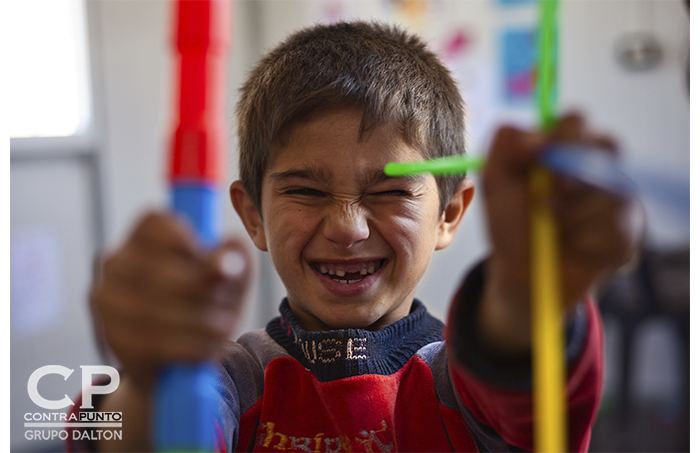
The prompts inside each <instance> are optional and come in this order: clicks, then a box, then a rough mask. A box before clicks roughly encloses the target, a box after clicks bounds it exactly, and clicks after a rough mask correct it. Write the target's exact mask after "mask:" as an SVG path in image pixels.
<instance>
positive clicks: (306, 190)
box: [282, 187, 326, 197]
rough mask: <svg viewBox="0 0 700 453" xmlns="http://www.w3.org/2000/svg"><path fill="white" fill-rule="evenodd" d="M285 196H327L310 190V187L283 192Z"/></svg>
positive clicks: (318, 191) (294, 188)
mask: <svg viewBox="0 0 700 453" xmlns="http://www.w3.org/2000/svg"><path fill="white" fill-rule="evenodd" d="M282 193H283V194H284V195H301V196H306V197H325V196H326V194H325V193H324V192H321V191H320V190H316V189H309V188H308V187H293V188H289V189H285V190H284V191H283V192H282Z"/></svg>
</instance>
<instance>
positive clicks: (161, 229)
mask: <svg viewBox="0 0 700 453" xmlns="http://www.w3.org/2000/svg"><path fill="white" fill-rule="evenodd" d="M128 243H129V244H132V245H134V246H135V247H140V248H142V249H144V250H156V251H158V250H162V251H168V252H171V253H177V254H181V255H184V256H192V257H194V256H196V255H197V254H198V250H199V247H198V245H197V241H196V237H195V234H194V231H193V230H192V228H190V227H189V225H188V224H187V223H186V222H184V221H183V220H182V219H180V218H178V217H175V216H173V215H171V214H164V213H158V212H150V213H147V214H146V215H145V216H144V217H143V218H142V219H141V220H140V221H139V222H138V223H137V226H136V228H135V229H134V231H133V232H132V234H131V237H130V240H129V241H128Z"/></svg>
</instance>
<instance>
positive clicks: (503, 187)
mask: <svg viewBox="0 0 700 453" xmlns="http://www.w3.org/2000/svg"><path fill="white" fill-rule="evenodd" d="M551 143H560V144H562V143H572V144H574V143H575V144H583V145H593V146H595V147H597V148H603V149H605V150H608V151H609V152H611V153H614V152H615V144H614V142H613V141H612V140H610V139H609V138H607V137H605V136H600V135H593V134H591V133H590V132H589V131H588V130H587V129H586V126H585V123H584V120H583V118H582V117H580V116H577V115H569V116H566V117H564V118H563V119H561V120H560V121H558V122H557V124H556V125H555V127H554V128H553V130H552V131H551V132H550V133H547V134H542V133H532V132H524V131H520V130H517V129H514V128H511V127H504V128H502V129H500V130H499V131H498V132H497V134H496V137H495V139H494V142H493V144H492V147H491V150H490V153H489V157H488V160H487V162H486V166H485V168H484V172H483V187H484V198H485V202H486V214H487V220H488V225H489V233H490V236H491V240H492V246H493V252H492V255H491V257H490V258H489V261H488V263H487V274H486V275H487V277H486V282H485V289H484V294H483V295H482V304H481V307H480V312H479V326H480V327H479V328H480V330H481V332H480V336H481V338H482V339H483V340H484V341H485V342H486V344H487V345H488V346H489V347H490V348H492V349H493V350H494V351H495V352H498V353H502V354H506V355H510V354H518V353H522V352H524V351H527V350H528V349H529V347H530V317H529V311H530V310H529V302H530V250H529V247H530V233H529V231H530V227H529V203H528V178H529V171H530V169H531V168H532V165H535V164H536V163H537V160H538V158H539V156H540V153H541V152H542V150H543V149H544V148H545V147H546V145H547V144H551ZM550 206H551V209H552V212H553V214H554V216H555V218H556V220H557V223H558V229H559V239H558V242H559V247H558V249H559V253H560V256H559V262H560V277H561V292H562V299H563V304H564V306H565V309H567V310H568V309H571V308H573V307H574V306H575V305H576V304H577V303H578V302H580V301H582V300H584V297H585V296H586V293H587V292H588V291H589V290H590V289H591V288H592V286H593V285H594V283H595V282H596V280H598V279H599V278H601V277H602V276H604V275H605V274H606V273H609V272H611V271H613V270H614V269H616V268H617V267H619V266H620V265H622V264H624V263H625V262H626V261H627V260H629V259H630V257H631V256H632V254H633V251H634V246H635V244H636V243H637V241H638V236H639V232H638V231H634V222H632V221H631V219H632V211H633V209H632V201H631V200H628V199H623V198H620V197H619V196H616V195H612V194H609V193H606V192H603V191H601V190H599V189H595V188H592V187H590V186H586V185H584V184H582V183H579V182H576V181H572V180H567V179H566V178H564V177H560V176H555V182H554V190H553V191H552V195H551V198H550Z"/></svg>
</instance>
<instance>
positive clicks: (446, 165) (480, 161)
mask: <svg viewBox="0 0 700 453" xmlns="http://www.w3.org/2000/svg"><path fill="white" fill-rule="evenodd" d="M484 162H485V159H484V158H481V157H467V156H466V155H463V154H461V155H458V156H447V157H440V158H436V159H428V160H421V161H417V162H390V163H388V164H386V166H385V167H384V173H385V174H386V175H387V176H412V175H420V174H423V173H432V174H433V175H435V176H448V175H459V174H463V173H466V172H468V171H479V170H481V167H483V166H484Z"/></svg>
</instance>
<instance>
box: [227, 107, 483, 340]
mask: <svg viewBox="0 0 700 453" xmlns="http://www.w3.org/2000/svg"><path fill="white" fill-rule="evenodd" d="M360 118H361V112H359V111H356V110H339V111H332V112H329V113H324V114H321V115H319V116H318V117H316V118H315V119H312V120H311V121H309V122H305V123H302V124H300V125H297V126H295V127H293V128H292V130H291V132H290V134H289V139H288V140H287V142H286V144H285V145H284V146H283V147H281V148H280V149H278V150H277V151H276V153H275V157H274V159H273V160H272V162H271V163H270V164H269V166H268V168H267V170H266V172H265V174H264V177H263V183H262V204H261V206H262V208H261V209H262V218H260V216H257V211H254V208H251V206H250V205H248V208H247V209H244V208H241V207H240V206H239V205H238V204H236V195H235V194H234V192H235V190H236V189H235V187H236V183H234V186H232V195H233V198H234V204H235V205H236V209H237V210H238V212H239V214H241V217H242V219H243V221H244V223H245V224H246V227H247V229H248V232H249V233H250V235H251V237H252V238H253V241H254V242H255V244H256V246H258V248H260V249H262V250H267V251H269V253H270V258H271V260H272V262H273V264H274V266H275V269H276V270H277V272H278V273H279V275H280V277H281V279H282V282H283V283H284V285H285V287H286V289H287V295H288V299H289V304H290V306H291V308H292V311H293V312H294V313H295V315H296V316H297V317H298V318H299V320H300V322H301V323H302V325H303V326H304V327H305V328H306V329H308V330H330V329H340V328H363V329H370V330H378V329H381V328H383V327H385V326H387V325H389V324H391V323H393V322H395V321H397V320H399V319H401V318H402V317H404V316H406V315H407V314H408V313H409V310H410V307H411V303H412V300H413V297H414V293H415V290H416V286H417V284H418V282H419V280H420V279H421V277H422V276H423V274H424V272H425V270H426V268H427V266H428V263H429V262H430V257H431V255H432V253H433V251H434V250H436V249H438V248H442V247H444V246H446V245H447V244H448V243H449V242H450V240H451V238H452V235H453V234H454V228H456V224H458V223H459V220H460V219H461V216H462V214H463V212H464V209H466V204H468V203H469V200H471V195H472V193H473V188H472V186H471V184H469V183H465V185H464V187H466V188H464V187H463V188H462V189H461V191H460V194H462V193H464V191H468V192H469V193H468V196H467V197H463V198H462V199H461V201H462V202H463V203H461V204H463V205H464V206H463V207H462V208H461V209H460V210H459V211H460V212H458V213H457V217H458V218H457V219H456V224H455V222H454V219H452V217H455V212H454V211H455V210H454V209H453V208H454V206H451V207H448V209H447V210H446V212H447V216H448V218H447V220H446V218H445V214H441V213H440V212H439V207H440V200H439V196H438V188H437V183H436V181H435V178H434V177H433V176H431V175H425V176H418V177H406V178H389V177H387V176H386V175H385V174H384V171H383V169H384V165H386V163H388V162H392V161H411V160H420V159H423V156H422V155H421V153H420V152H419V151H418V150H416V149H414V148H412V147H410V146H409V145H408V144H407V143H406V142H405V141H404V139H403V137H402V136H401V135H400V133H399V132H398V131H396V130H395V128H393V127H390V126H389V125H383V126H381V127H378V128H375V129H374V130H373V131H371V132H370V133H368V134H365V136H363V141H362V142H360V143H358V140H357V139H358V130H359V124H360ZM465 200H466V202H465ZM239 204H240V203H239ZM246 213H247V215H246ZM247 218H249V220H247Z"/></svg>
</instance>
